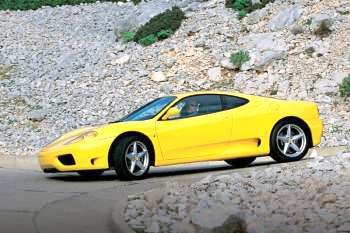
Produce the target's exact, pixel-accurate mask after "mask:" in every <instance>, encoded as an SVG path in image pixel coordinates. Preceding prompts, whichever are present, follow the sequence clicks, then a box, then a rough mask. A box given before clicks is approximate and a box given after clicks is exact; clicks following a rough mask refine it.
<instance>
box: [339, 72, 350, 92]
mask: <svg viewBox="0 0 350 233" xmlns="http://www.w3.org/2000/svg"><path fill="white" fill-rule="evenodd" d="M339 90H340V95H341V96H346V97H349V96H350V75H349V76H348V77H346V78H345V79H344V80H343V82H342V83H341V84H340V86H339Z"/></svg>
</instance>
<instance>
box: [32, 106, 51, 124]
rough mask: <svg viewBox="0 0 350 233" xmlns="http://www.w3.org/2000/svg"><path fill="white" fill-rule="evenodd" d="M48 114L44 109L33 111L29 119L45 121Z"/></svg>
mask: <svg viewBox="0 0 350 233" xmlns="http://www.w3.org/2000/svg"><path fill="white" fill-rule="evenodd" d="M47 114H48V112H47V111H46V110H44V109H39V110H33V111H31V112H29V113H28V119H29V120H31V121H38V122H40V121H43V120H44V119H45V117H46V115H47Z"/></svg>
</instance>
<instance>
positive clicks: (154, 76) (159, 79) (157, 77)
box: [150, 71, 167, 82]
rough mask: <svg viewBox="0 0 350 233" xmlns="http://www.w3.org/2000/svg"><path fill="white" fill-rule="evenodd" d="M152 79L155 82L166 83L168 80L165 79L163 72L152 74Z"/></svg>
mask: <svg viewBox="0 0 350 233" xmlns="http://www.w3.org/2000/svg"><path fill="white" fill-rule="evenodd" d="M150 78H151V80H153V81H155V82H164V81H166V80H167V78H166V77H165V75H164V73H163V72H162V71H155V72H152V73H151V76H150Z"/></svg>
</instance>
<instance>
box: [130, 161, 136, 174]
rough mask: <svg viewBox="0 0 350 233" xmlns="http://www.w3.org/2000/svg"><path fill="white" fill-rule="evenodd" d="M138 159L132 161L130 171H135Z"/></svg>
mask: <svg viewBox="0 0 350 233" xmlns="http://www.w3.org/2000/svg"><path fill="white" fill-rule="evenodd" d="M135 165H136V161H131V166H130V172H131V173H134V170H135Z"/></svg>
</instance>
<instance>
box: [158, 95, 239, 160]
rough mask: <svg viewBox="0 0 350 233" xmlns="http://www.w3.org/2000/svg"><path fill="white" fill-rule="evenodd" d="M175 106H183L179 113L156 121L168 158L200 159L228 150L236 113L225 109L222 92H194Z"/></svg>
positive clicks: (162, 148)
mask: <svg viewBox="0 0 350 233" xmlns="http://www.w3.org/2000/svg"><path fill="white" fill-rule="evenodd" d="M192 105H193V106H192ZM175 106H176V107H178V108H179V110H180V114H179V115H178V116H176V117H175V118H173V119H169V120H159V121H157V122H156V135H157V138H158V141H159V144H160V147H161V150H162V154H163V157H164V159H165V160H176V159H184V158H187V159H190V158H192V160H193V161H200V160H201V158H204V157H206V158H208V156H215V155H218V154H220V153H222V152H223V151H224V150H225V147H226V146H227V143H228V140H229V138H230V136H231V128H232V117H231V116H230V115H229V114H228V113H227V112H226V111H222V110H223V108H222V103H221V97H220V95H214V94H210V95H209V94H207V95H195V96H190V97H186V98H184V99H182V100H180V101H179V102H177V103H176V104H175ZM191 108H192V110H195V111H194V112H193V111H191ZM190 160H191V159H190Z"/></svg>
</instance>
